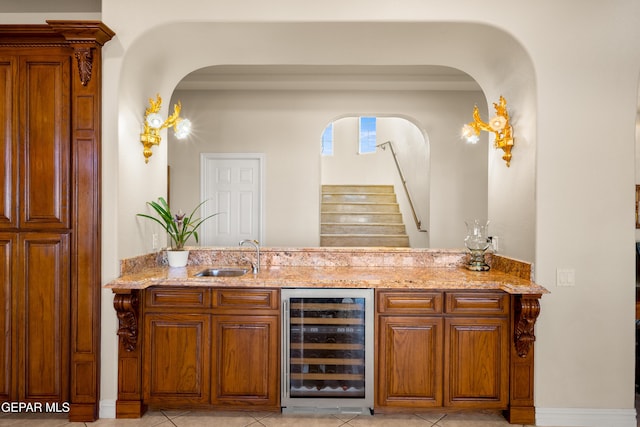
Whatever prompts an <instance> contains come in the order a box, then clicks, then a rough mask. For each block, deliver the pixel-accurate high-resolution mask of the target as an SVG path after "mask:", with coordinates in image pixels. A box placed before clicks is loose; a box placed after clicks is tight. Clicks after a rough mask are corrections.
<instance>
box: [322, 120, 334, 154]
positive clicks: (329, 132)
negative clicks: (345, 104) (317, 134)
mask: <svg viewBox="0 0 640 427" xmlns="http://www.w3.org/2000/svg"><path fill="white" fill-rule="evenodd" d="M322 155H323V156H333V122H331V123H329V125H328V126H327V127H326V128H324V132H322Z"/></svg>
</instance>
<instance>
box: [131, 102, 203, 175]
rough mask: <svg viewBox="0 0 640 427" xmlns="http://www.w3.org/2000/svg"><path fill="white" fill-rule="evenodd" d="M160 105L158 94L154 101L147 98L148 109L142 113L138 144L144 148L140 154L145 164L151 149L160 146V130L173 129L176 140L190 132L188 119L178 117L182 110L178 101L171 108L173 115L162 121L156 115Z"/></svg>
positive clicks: (147, 161)
mask: <svg viewBox="0 0 640 427" xmlns="http://www.w3.org/2000/svg"><path fill="white" fill-rule="evenodd" d="M161 105H162V98H160V94H158V95H156V100H155V101H154V100H153V98H149V107H148V108H147V109H146V110H145V113H144V130H143V131H142V133H141V134H140V142H142V145H143V146H144V149H143V150H142V153H143V154H144V162H145V163H149V157H151V154H153V153H152V151H151V147H153V146H154V145H159V144H160V141H161V138H160V131H161V130H162V129H165V128H168V127H173V131H174V134H175V136H176V138H178V139H184V138H186V137H187V136H188V135H189V133H190V132H191V122H190V121H189V119H183V118H182V117H180V109H181V108H182V105H181V104H180V101H178V103H177V104H175V105H174V106H173V114H171V115H170V116H169V117H167V120H163V119H162V116H161V115H160V114H159V113H158V112H159V111H160V106H161Z"/></svg>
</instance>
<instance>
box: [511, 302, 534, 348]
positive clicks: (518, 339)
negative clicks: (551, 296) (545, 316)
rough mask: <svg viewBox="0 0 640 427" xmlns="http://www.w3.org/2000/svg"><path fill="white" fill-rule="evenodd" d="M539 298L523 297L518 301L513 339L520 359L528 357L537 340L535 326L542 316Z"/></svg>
mask: <svg viewBox="0 0 640 427" xmlns="http://www.w3.org/2000/svg"><path fill="white" fill-rule="evenodd" d="M539 298H540V296H539V295H521V296H520V297H518V298H517V300H516V304H515V317H514V322H515V328H514V337H513V338H514V341H515V345H516V351H517V353H518V356H520V357H527V355H528V354H529V351H530V350H531V347H532V346H533V342H534V341H535V340H536V336H535V334H534V326H535V323H536V319H537V318H538V315H539V314H540V300H539Z"/></svg>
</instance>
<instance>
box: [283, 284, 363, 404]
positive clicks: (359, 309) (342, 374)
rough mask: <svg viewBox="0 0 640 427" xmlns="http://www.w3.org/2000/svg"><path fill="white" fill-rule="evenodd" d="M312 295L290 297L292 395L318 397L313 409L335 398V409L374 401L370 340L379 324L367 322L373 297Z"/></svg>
mask: <svg viewBox="0 0 640 427" xmlns="http://www.w3.org/2000/svg"><path fill="white" fill-rule="evenodd" d="M297 291H300V290H297ZM308 291H309V295H308V296H305V295H296V296H290V297H287V298H286V302H285V311H284V312H285V315H284V317H285V325H284V328H285V329H286V330H284V331H283V332H284V336H285V337H286V341H287V342H286V343H285V351H284V356H285V361H284V364H285V365H286V366H284V371H285V377H286V380H285V382H284V383H283V387H284V388H286V393H285V395H286V397H287V398H289V399H291V400H293V401H295V400H296V399H317V400H314V401H313V402H314V404H313V406H323V405H322V403H321V402H323V400H324V399H331V403H330V405H331V406H333V405H335V404H336V402H339V403H341V404H342V405H347V406H349V405H350V404H351V403H350V402H351V401H352V400H359V401H361V402H365V401H368V400H367V399H368V397H369V396H368V389H370V388H371V385H370V384H369V382H371V381H369V380H368V376H369V377H371V374H372V372H371V367H368V366H367V362H369V361H370V359H371V357H372V355H371V351H369V350H368V348H367V346H368V345H369V343H368V340H367V337H368V336H372V335H371V334H368V332H370V331H369V329H372V328H373V323H372V322H367V317H368V316H367V310H370V311H372V308H373V307H372V304H373V299H372V298H370V299H369V298H367V297H368V296H371V295H372V294H371V293H369V291H368V290H362V289H358V290H332V289H323V290H322V291H323V292H320V295H317V293H318V291H320V290H308ZM354 291H355V292H354ZM363 291H364V292H365V293H364V294H363ZM285 294H286V293H285ZM369 306H371V307H369ZM336 399H337V401H336ZM328 404H329V403H328Z"/></svg>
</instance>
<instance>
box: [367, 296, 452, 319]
mask: <svg viewBox="0 0 640 427" xmlns="http://www.w3.org/2000/svg"><path fill="white" fill-rule="evenodd" d="M376 305H377V312H378V313H402V314H424V313H442V293H441V292H418V291H410V292H403V291H379V292H378V293H377V298H376Z"/></svg>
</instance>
